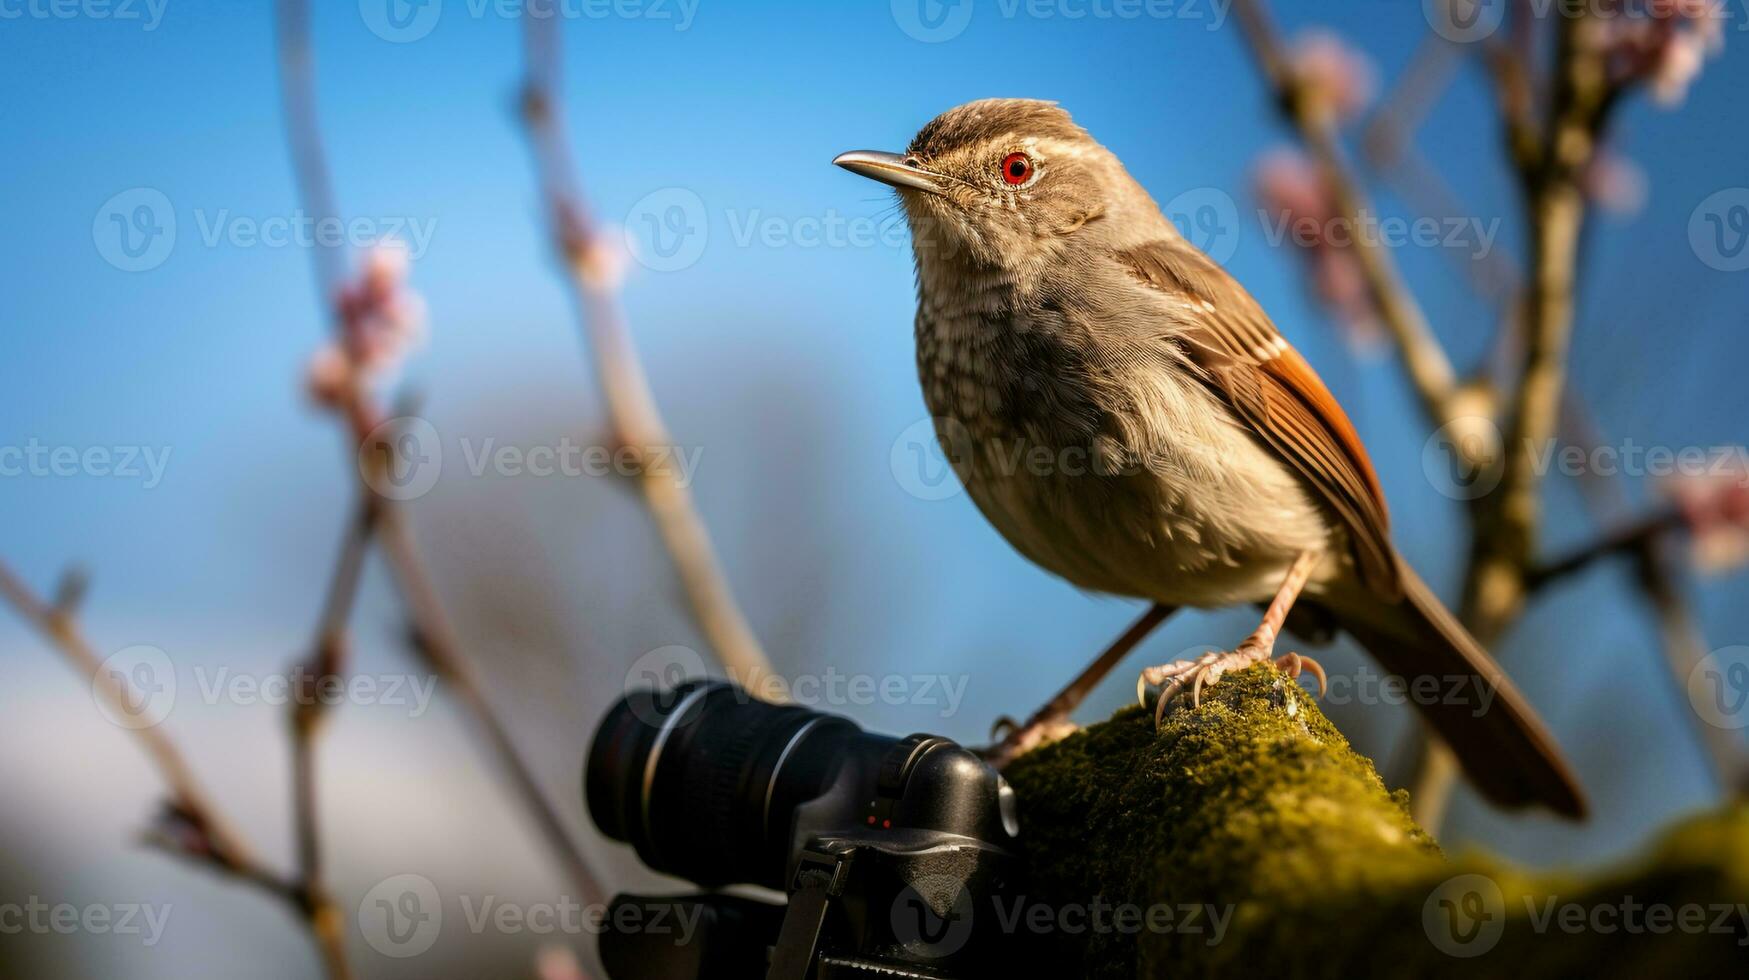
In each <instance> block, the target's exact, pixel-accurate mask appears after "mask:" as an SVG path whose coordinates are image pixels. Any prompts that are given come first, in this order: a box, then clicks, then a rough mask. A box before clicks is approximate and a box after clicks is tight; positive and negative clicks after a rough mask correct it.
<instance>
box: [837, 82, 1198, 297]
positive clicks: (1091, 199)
mask: <svg viewBox="0 0 1749 980" xmlns="http://www.w3.org/2000/svg"><path fill="white" fill-rule="evenodd" d="M832 162H833V163H835V164H837V165H838V166H840V167H843V168H844V169H846V170H848V171H850V172H851V173H855V174H860V175H862V176H864V177H868V178H871V179H873V180H878V181H880V182H881V183H884V184H890V185H892V186H893V187H895V188H897V189H898V191H899V200H900V201H901V202H902V203H903V205H904V208H905V214H906V216H907V217H908V218H909V219H910V223H911V237H912V245H913V247H914V248H915V250H916V253H917V263H918V266H919V267H920V270H921V271H923V272H925V273H927V272H928V271H930V268H931V266H934V265H936V264H938V263H946V264H952V265H956V266H971V267H980V268H994V269H1005V270H1010V271H1015V272H1023V271H1025V270H1028V269H1039V268H1042V267H1043V266H1045V265H1047V264H1048V263H1049V262H1050V261H1052V259H1053V258H1055V257H1056V256H1058V255H1060V254H1061V253H1062V251H1063V250H1064V248H1065V247H1066V246H1067V243H1068V242H1070V241H1071V240H1072V239H1085V238H1088V237H1093V238H1101V239H1111V243H1112V244H1127V242H1124V241H1121V239H1126V238H1132V237H1141V238H1146V237H1149V236H1152V237H1158V236H1159V235H1160V234H1161V233H1162V232H1161V230H1160V229H1159V228H1158V227H1157V226H1158V225H1159V224H1162V223H1163V219H1161V218H1160V214H1159V210H1158V208H1156V207H1155V206H1154V202H1153V201H1152V199H1150V198H1149V197H1148V195H1147V193H1146V192H1145V191H1143V190H1142V189H1141V187H1140V186H1138V185H1137V184H1136V182H1135V181H1134V180H1132V179H1131V178H1130V176H1129V174H1128V173H1127V172H1126V171H1125V170H1124V168H1123V164H1122V163H1120V162H1119V161H1118V159H1117V157H1115V156H1113V155H1112V153H1111V151H1109V150H1107V149H1106V148H1105V147H1103V146H1101V145H1099V144H1098V143H1097V142H1095V141H1094V139H1093V137H1091V136H1089V135H1087V131H1086V130H1084V129H1082V128H1081V127H1080V126H1077V125H1076V124H1075V121H1074V120H1072V119H1070V118H1069V114H1068V113H1067V112H1065V111H1064V110H1063V109H1061V108H1059V107H1058V106H1057V105H1056V103H1054V102H1041V101H1038V100H1036V99H983V100H981V101H978V102H968V103H966V104H965V105H962V106H958V107H956V108H953V109H949V110H948V111H946V112H944V113H942V114H941V115H939V116H936V117H935V118H934V119H932V120H930V122H929V123H928V125H926V126H924V127H923V128H922V129H921V130H919V131H918V133H917V136H916V137H915V138H914V139H912V140H911V145H910V146H908V147H906V149H905V152H904V153H880V152H875V151H872V150H857V151H853V152H850V153H844V154H840V155H839V156H838V158H837V159H835V160H833V161H832ZM1168 233H1169V232H1168Z"/></svg>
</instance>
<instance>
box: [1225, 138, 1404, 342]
mask: <svg viewBox="0 0 1749 980" xmlns="http://www.w3.org/2000/svg"><path fill="white" fill-rule="evenodd" d="M1254 180H1255V182H1256V187H1257V197H1258V200H1259V202H1260V203H1261V204H1262V205H1263V209H1264V210H1265V211H1269V212H1273V213H1274V220H1275V221H1276V222H1277V223H1278V227H1280V228H1281V229H1283V230H1284V232H1285V233H1286V234H1285V237H1286V240H1287V241H1288V242H1289V243H1291V244H1293V245H1296V246H1299V249H1298V251H1299V253H1300V255H1301V256H1302V257H1303V259H1304V260H1305V273H1306V277H1307V285H1308V286H1309V287H1310V288H1311V290H1312V292H1313V294H1314V295H1316V296H1317V297H1318V299H1319V301H1321V302H1322V303H1323V304H1324V305H1325V306H1327V307H1328V308H1329V309H1330V311H1331V312H1332V314H1333V315H1334V316H1335V317H1336V320H1337V322H1338V323H1340V324H1341V325H1342V326H1343V327H1344V328H1346V330H1347V332H1348V339H1349V340H1350V342H1352V343H1354V344H1356V345H1357V346H1362V347H1371V346H1373V345H1374V344H1376V343H1377V342H1378V341H1379V340H1380V339H1381V338H1382V336H1383V334H1382V332H1381V331H1380V329H1379V322H1378V310H1377V308H1376V307H1374V305H1373V301H1372V293H1371V291H1370V290H1369V289H1368V287H1367V283H1366V276H1365V275H1364V274H1363V273H1362V271H1361V268H1360V263H1359V262H1358V261H1357V260H1356V259H1355V257H1354V252H1353V251H1352V246H1351V245H1350V244H1349V243H1348V242H1347V241H1346V240H1344V241H1343V242H1342V243H1337V242H1332V241H1331V231H1332V229H1334V228H1335V227H1336V226H1337V218H1338V215H1337V207H1336V199H1335V195H1334V194H1333V193H1332V192H1331V190H1330V185H1329V182H1328V181H1326V180H1325V179H1324V176H1323V174H1321V173H1320V172H1319V171H1318V167H1317V165H1316V164H1315V163H1313V162H1312V161H1311V160H1309V159H1307V158H1306V157H1305V156H1304V155H1302V154H1300V153H1299V152H1297V151H1294V150H1276V151H1273V152H1271V153H1269V154H1268V155H1266V156H1265V157H1264V158H1263V159H1262V160H1260V161H1259V162H1258V164H1257V170H1256V174H1255V177H1254Z"/></svg>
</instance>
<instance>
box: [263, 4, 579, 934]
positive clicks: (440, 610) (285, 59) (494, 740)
mask: <svg viewBox="0 0 1749 980" xmlns="http://www.w3.org/2000/svg"><path fill="white" fill-rule="evenodd" d="M278 13H279V16H278V25H279V44H280V64H281V66H282V73H281V76H280V83H281V87H282V88H281V98H282V101H283V102H284V104H285V106H286V107H287V109H286V139H287V143H288V146H289V147H290V149H291V155H292V163H293V166H294V169H296V171H297V176H298V185H299V187H300V189H301V191H302V193H303V194H304V195H305V206H306V208H308V209H309V210H310V211H311V212H312V213H314V214H316V215H317V216H318V217H320V216H334V215H335V214H336V213H337V211H336V208H335V205H334V203H333V199H332V189H331V185H330V182H329V179H328V176H327V163H326V158H325V156H324V154H323V152H322V141H321V133H320V129H319V127H318V125H317V120H316V113H315V89H314V78H315V76H314V66H313V59H312V56H311V53H310V50H309V8H308V5H307V3H306V2H305V0H279V8H278ZM313 259H314V261H315V263H316V270H317V281H318V284H319V287H320V289H321V291H322V295H321V297H320V299H321V301H322V303H323V305H324V308H329V306H330V305H331V304H333V303H335V302H337V297H338V295H339V284H340V282H341V281H342V280H343V278H344V265H343V262H342V260H341V258H340V257H339V256H337V255H335V254H334V253H332V252H330V251H329V250H325V249H318V250H317V251H316V252H315V253H314V255H313ZM336 312H338V311H336ZM338 320H339V317H338V316H336V321H337V322H338ZM339 401H340V406H339V407H340V408H341V409H342V410H343V413H344V414H345V416H346V419H347V422H348V424H349V427H350V431H349V432H348V439H347V443H346V444H347V446H348V448H349V449H350V450H351V454H352V455H353V456H354V457H356V458H358V459H360V460H362V461H364V463H365V465H372V466H380V465H386V460H383V459H381V458H379V457H378V456H377V454H375V453H369V452H363V453H361V452H360V451H361V450H362V449H364V448H366V445H367V442H369V441H370V440H372V439H373V433H375V432H376V431H377V430H378V428H379V427H380V426H381V425H383V424H384V422H385V420H384V418H383V413H382V411H381V409H380V408H379V407H378V406H377V404H376V403H375V401H374V399H373V397H372V396H371V394H370V392H369V391H368V390H367V389H366V388H365V387H364V384H363V381H362V379H361V378H360V376H359V374H358V373H357V372H355V373H353V375H352V376H351V377H350V379H349V381H348V384H347V385H346V390H345V391H344V392H342V393H341V397H340V399H339ZM354 469H355V471H356V472H357V477H358V481H359V483H358V489H359V493H360V494H361V499H364V500H366V501H367V502H366V503H363V504H361V511H360V514H359V516H358V518H357V519H356V522H355V524H354V527H355V528H356V529H357V530H358V531H359V534H360V535H361V537H359V538H357V539H354V540H355V541H356V543H357V545H358V546H359V547H360V548H362V547H363V545H364V544H365V542H366V541H367V540H368V537H369V534H370V532H371V531H373V530H374V531H375V532H376V534H377V536H378V538H379V541H380V543H381V544H382V546H383V549H384V552H385V554H386V556H387V557H388V561H389V568H390V571H391V573H392V575H393V577H394V580H395V584H396V586H397V588H398V589H399V591H400V593H401V596H402V599H403V601H404V603H405V605H406V607H407V610H408V615H409V617H410V619H411V620H412V622H413V632H414V634H415V636H416V637H417V638H418V640H419V642H418V643H416V644H415V647H416V649H417V651H418V652H419V653H420V654H421V655H422V658H423V659H424V660H425V662H427V663H428V664H429V665H430V666H431V668H432V669H433V671H434V672H435V673H437V674H438V675H439V676H441V677H442V678H443V679H444V680H445V681H447V682H448V684H449V685H450V687H451V688H452V690H453V691H454V693H455V694H456V695H457V696H458V697H459V698H460V699H461V701H462V704H463V705H464V706H465V707H466V708H467V709H468V711H469V712H470V713H471V714H472V715H473V716H474V722H475V724H476V725H478V726H479V728H480V729H481V730H482V731H483V732H484V735H485V738H486V743H487V746H488V748H489V749H490V750H491V753H492V755H493V757H494V759H495V760H496V762H497V763H498V765H499V766H500V767H501V768H502V769H503V771H504V773H505V774H506V776H507V777H508V778H509V780H510V783H511V786H512V787H513V788H514V789H515V790H516V792H517V794H518V795H519V796H520V797H521V798H522V801H523V804H524V805H525V806H526V807H527V808H528V810H529V812H530V813H531V814H532V815H533V816H534V818H535V822H536V824H537V826H538V827H539V828H540V830H541V833H542V835H543V836H544V837H545V838H546V840H547V843H548V844H549V846H550V847H551V848H552V849H553V851H554V852H555V853H556V854H557V855H558V856H559V859H560V861H561V862H562V863H563V865H564V868H565V872H566V875H567V877H568V879H569V881H570V882H571V883H572V885H573V886H574V887H575V888H576V889H577V890H578V892H579V895H580V896H581V897H583V898H584V899H585V900H586V901H590V902H598V901H600V899H601V896H602V895H603V891H602V889H601V888H600V886H599V885H598V883H597V882H598V881H599V876H598V875H596V874H595V872H594V870H593V869H592V868H591V867H590V865H589V863H588V861H587V859H586V858H585V857H584V855H583V852H582V850H581V849H580V848H579V847H578V845H577V842H576V841H575V840H574V839H573V838H572V836H571V834H570V831H569V829H568V828H567V826H566V824H565V821H564V820H563V819H562V818H561V817H560V816H559V815H558V812H557V811H556V810H555V809H554V808H553V806H552V804H551V802H550V801H549V800H548V799H547V798H546V794H545V792H544V791H543V790H542V789H541V787H540V785H539V782H538V780H536V778H535V776H534V771H533V769H532V768H531V767H530V766H529V764H528V763H527V761H526V760H525V759H524V758H523V757H522V754H521V752H520V751H519V750H518V749H517V747H516V745H515V742H514V741H513V740H512V738H511V737H510V733H509V728H508V726H506V725H505V724H504V721H503V719H502V718H501V717H500V716H499V714H498V712H497V710H496V709H495V708H494V707H493V706H492V703H491V701H490V700H489V699H488V698H487V697H486V695H485V691H484V688H483V686H482V685H481V683H480V679H479V676H478V675H477V674H476V673H475V671H474V670H473V668H472V666H471V664H470V663H469V661H468V660H467V659H466V658H465V657H464V656H463V655H462V654H461V651H460V643H459V641H458V640H457V639H456V633H455V631H454V629H453V628H452V627H451V626H450V623H449V620H448V616H447V615H446V614H445V612H444V607H443V603H442V601H441V599H439V597H438V595H437V591H436V589H435V587H434V586H433V585H432V583H431V580H430V576H429V574H428V573H427V572H426V570H425V566H424V564H423V563H422V561H421V560H420V557H419V553H418V549H417V548H416V546H415V544H414V541H413V535H412V530H411V528H410V527H409V525H408V524H407V522H406V519H405V517H404V516H403V514H402V512H401V510H400V508H399V506H398V504H397V502H396V501H393V500H388V499H385V498H381V497H380V496H378V495H377V494H376V491H375V490H374V489H373V488H372V485H371V480H370V479H369V478H368V476H367V475H366V473H365V472H364V471H363V469H361V468H358V467H355V468H354ZM351 557H352V556H351V553H350V552H349V553H348V555H347V556H343V559H342V562H343V565H342V568H343V570H344V569H346V568H347V567H348V565H347V562H348V561H349V560H350V559H351ZM350 567H351V570H352V573H353V574H356V565H352V566H350ZM332 597H333V596H332V593H331V599H332ZM338 635H339V634H338V631H336V632H335V633H334V636H338ZM326 639H327V634H326V633H324V636H323V638H319V639H318V644H317V651H316V655H317V657H318V658H326V659H327V661H328V662H335V661H337V659H338V656H339V648H338V646H337V645H328V646H324V641H325V640H326ZM296 743H297V744H300V745H304V746H306V748H303V749H300V757H299V765H298V785H299V787H300V789H299V797H300V799H302V800H303V803H302V804H300V806H301V807H308V810H307V811H303V812H305V813H306V817H307V819H305V820H304V821H301V823H300V843H301V847H300V849H301V850H305V851H306V860H309V861H311V862H316V861H317V858H318V851H317V846H316V835H315V827H314V820H315V817H314V812H313V810H314V804H313V797H314V777H313V774H312V773H311V771H310V765H311V764H310V761H309V759H308V756H307V751H308V750H307V737H300V738H298V739H297V740H296ZM312 866H315V865H314V864H313V865H312Z"/></svg>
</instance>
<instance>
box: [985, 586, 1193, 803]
mask: <svg viewBox="0 0 1749 980" xmlns="http://www.w3.org/2000/svg"><path fill="white" fill-rule="evenodd" d="M1174 611H1175V608H1174V607H1172V606H1163V605H1160V604H1159V603H1155V604H1154V605H1152V606H1149V607H1148V611H1147V612H1145V613H1143V614H1142V616H1141V618H1140V619H1138V620H1136V621H1135V622H1134V623H1132V624H1130V628H1129V629H1127V630H1124V632H1123V635H1122V636H1120V637H1118V638H1117V639H1115V640H1113V641H1112V642H1111V645H1110V646H1108V647H1106V648H1105V649H1104V650H1103V651H1101V652H1100V654H1099V656H1097V657H1095V658H1094V659H1093V662H1092V663H1090V664H1088V665H1087V669H1086V670H1083V671H1081V673H1079V674H1077V675H1075V679H1074V680H1072V681H1070V682H1069V684H1068V686H1067V687H1065V688H1063V689H1062V690H1061V691H1058V692H1057V696H1056V697H1054V698H1051V699H1050V700H1049V701H1046V702H1045V705H1044V707H1042V708H1040V709H1038V710H1037V711H1035V712H1033V715H1032V717H1031V718H1028V719H1027V720H1026V724H1024V725H1020V726H1018V727H1016V726H1015V725H1014V723H1013V722H1011V721H1008V720H1007V719H1002V720H1000V721H998V722H997V723H996V725H997V728H998V729H1000V728H1002V727H1004V726H1006V727H1007V728H1008V734H1007V736H1006V737H1004V738H1003V739H1002V741H1001V742H1000V743H999V744H997V745H996V746H995V747H994V748H992V749H991V750H990V751H989V753H988V754H987V755H986V758H987V759H988V760H989V762H990V764H991V765H994V766H995V767H996V768H998V769H1000V768H1002V767H1003V766H1006V765H1007V764H1008V763H1009V762H1011V761H1013V760H1014V758H1015V757H1016V756H1018V755H1020V754H1021V753H1022V752H1026V751H1029V750H1031V749H1033V748H1036V747H1037V746H1039V745H1040V744H1042V743H1044V742H1047V741H1051V740H1053V739H1056V738H1061V737H1062V736H1063V735H1065V734H1068V732H1070V731H1073V730H1074V728H1075V726H1074V724H1073V723H1072V722H1070V721H1069V712H1071V711H1074V710H1075V708H1076V706H1077V705H1079V704H1080V703H1081V701H1082V700H1083V699H1084V698H1086V697H1087V694H1088V692H1090V691H1092V690H1093V688H1094V686H1095V685H1097V684H1098V683H1099V682H1100V681H1101V680H1102V679H1104V677H1105V675H1106V674H1109V673H1111V669H1112V668H1113V667H1116V666H1117V664H1118V661H1120V660H1122V659H1123V658H1124V656H1125V655H1127V654H1128V653H1129V652H1130V651H1131V650H1133V649H1135V647H1136V644H1138V643H1140V642H1142V640H1143V639H1145V638H1146V637H1147V635H1148V634H1149V633H1152V632H1153V631H1154V628H1155V627H1157V626H1159V625H1160V624H1161V623H1163V622H1165V621H1166V617H1168V616H1171V615H1172V613H1173V612H1174Z"/></svg>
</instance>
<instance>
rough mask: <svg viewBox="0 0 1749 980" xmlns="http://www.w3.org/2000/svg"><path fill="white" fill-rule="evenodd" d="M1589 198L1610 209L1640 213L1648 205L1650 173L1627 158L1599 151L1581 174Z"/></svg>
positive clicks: (1627, 213)
mask: <svg viewBox="0 0 1749 980" xmlns="http://www.w3.org/2000/svg"><path fill="white" fill-rule="evenodd" d="M1579 186H1580V187H1581V188H1583V189H1584V191H1585V194H1586V196H1587V197H1590V198H1591V199H1592V200H1593V201H1595V202H1597V205H1598V206H1599V207H1601V208H1603V209H1604V210H1606V211H1613V212H1614V213H1616V214H1621V215H1632V214H1638V213H1639V212H1640V209H1642V208H1644V207H1645V206H1646V172H1645V171H1644V170H1641V169H1640V165H1639V164H1637V163H1635V162H1634V161H1632V160H1630V159H1628V158H1627V157H1624V156H1621V155H1620V154H1617V153H1612V152H1610V151H1609V150H1607V149H1603V150H1599V151H1598V152H1597V153H1596V154H1595V155H1594V156H1592V158H1591V162H1590V163H1589V164H1587V165H1586V167H1585V170H1584V172H1583V173H1581V174H1580V175H1579Z"/></svg>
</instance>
